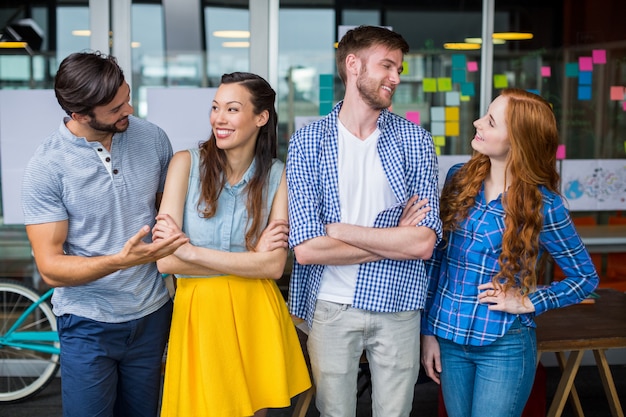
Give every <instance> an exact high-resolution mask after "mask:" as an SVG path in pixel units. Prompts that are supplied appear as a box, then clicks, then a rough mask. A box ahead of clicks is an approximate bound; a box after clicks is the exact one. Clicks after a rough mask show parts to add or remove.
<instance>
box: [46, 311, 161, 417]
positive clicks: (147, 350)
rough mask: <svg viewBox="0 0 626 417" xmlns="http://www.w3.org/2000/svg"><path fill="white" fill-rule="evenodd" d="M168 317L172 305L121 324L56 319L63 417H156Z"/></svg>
mask: <svg viewBox="0 0 626 417" xmlns="http://www.w3.org/2000/svg"><path fill="white" fill-rule="evenodd" d="M171 317H172V302H171V301H168V303H167V304H165V305H164V306H163V307H161V308H160V309H159V310H157V311H155V312H154V313H152V314H149V315H147V316H146V317H142V318H140V319H137V320H131V321H128V322H123V323H102V322H98V321H94V320H90V319H87V318H84V317H79V316H75V315H71V314H66V315H63V316H61V317H58V318H57V324H58V331H59V338H60V341H61V393H62V399H63V415H64V417H84V416H89V417H112V416H116V417H122V416H133V417H140V416H141V417H155V416H157V415H158V412H159V410H158V408H159V400H160V389H161V364H162V359H163V352H164V350H165V344H166V342H167V338H168V335H169V328H170V321H171Z"/></svg>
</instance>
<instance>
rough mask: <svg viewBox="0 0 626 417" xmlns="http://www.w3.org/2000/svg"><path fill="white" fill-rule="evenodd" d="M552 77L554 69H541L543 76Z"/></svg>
mask: <svg viewBox="0 0 626 417" xmlns="http://www.w3.org/2000/svg"><path fill="white" fill-rule="evenodd" d="M550 75H552V69H551V68H550V67H541V76H542V77H549V76H550Z"/></svg>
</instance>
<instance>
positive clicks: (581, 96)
mask: <svg viewBox="0 0 626 417" xmlns="http://www.w3.org/2000/svg"><path fill="white" fill-rule="evenodd" d="M578 100H591V86H590V85H579V86H578Z"/></svg>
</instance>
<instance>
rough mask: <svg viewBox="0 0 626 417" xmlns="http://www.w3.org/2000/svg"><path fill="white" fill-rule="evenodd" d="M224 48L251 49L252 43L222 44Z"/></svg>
mask: <svg viewBox="0 0 626 417" xmlns="http://www.w3.org/2000/svg"><path fill="white" fill-rule="evenodd" d="M222 46H223V47H224V48H249V47H250V42H222Z"/></svg>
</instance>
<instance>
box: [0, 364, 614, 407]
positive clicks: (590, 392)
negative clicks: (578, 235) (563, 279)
mask: <svg viewBox="0 0 626 417" xmlns="http://www.w3.org/2000/svg"><path fill="white" fill-rule="evenodd" d="M611 370H612V372H613V377H614V379H615V385H616V388H617V392H618V394H619V396H620V401H621V403H622V406H623V407H626V365H613V366H611ZM546 374H547V376H546V396H547V400H548V404H549V401H550V399H551V397H552V395H553V393H554V391H555V390H556V385H557V383H558V377H559V370H558V368H556V367H548V368H546ZM575 384H576V388H577V390H578V394H579V396H580V401H581V404H582V406H583V410H584V412H585V416H586V417H610V415H611V413H610V410H609V407H608V404H607V401H606V397H605V396H604V391H603V389H602V383H601V381H600V376H599V374H598V371H597V369H596V368H595V367H593V366H583V367H581V368H580V371H579V372H578V375H577V376H576V382H575ZM60 392H61V383H60V379H59V378H57V379H55V380H54V381H53V382H52V383H51V384H50V385H49V386H48V387H47V388H46V389H45V390H44V391H42V392H41V393H39V394H38V395H37V396H36V397H34V398H32V399H30V400H27V401H25V402H22V403H18V404H8V405H0V417H61V416H62V415H63V414H62V407H61V396H60ZM369 394H370V393H369V391H365V392H364V393H363V395H362V396H361V397H360V398H359V401H358V406H357V407H358V409H357V417H370V416H371V415H372V414H371V410H370V401H369ZM437 407H438V405H437V385H435V384H434V383H433V382H424V383H418V384H417V385H416V386H415V397H414V400H413V411H412V412H411V416H412V417H418V416H419V417H437ZM291 411H292V408H287V409H280V410H270V412H269V413H268V417H288V416H291ZM318 416H319V413H318V412H317V411H316V410H315V407H314V406H311V408H310V409H309V412H308V413H307V417H318ZM572 416H573V413H572V411H571V409H570V408H569V406H566V408H565V412H564V413H563V417H572ZM86 417H88V416H86ZM181 417H183V416H181ZM184 417H191V416H184ZM533 417H535V416H533ZM536 417H540V416H536ZM541 417H542V416H541Z"/></svg>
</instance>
